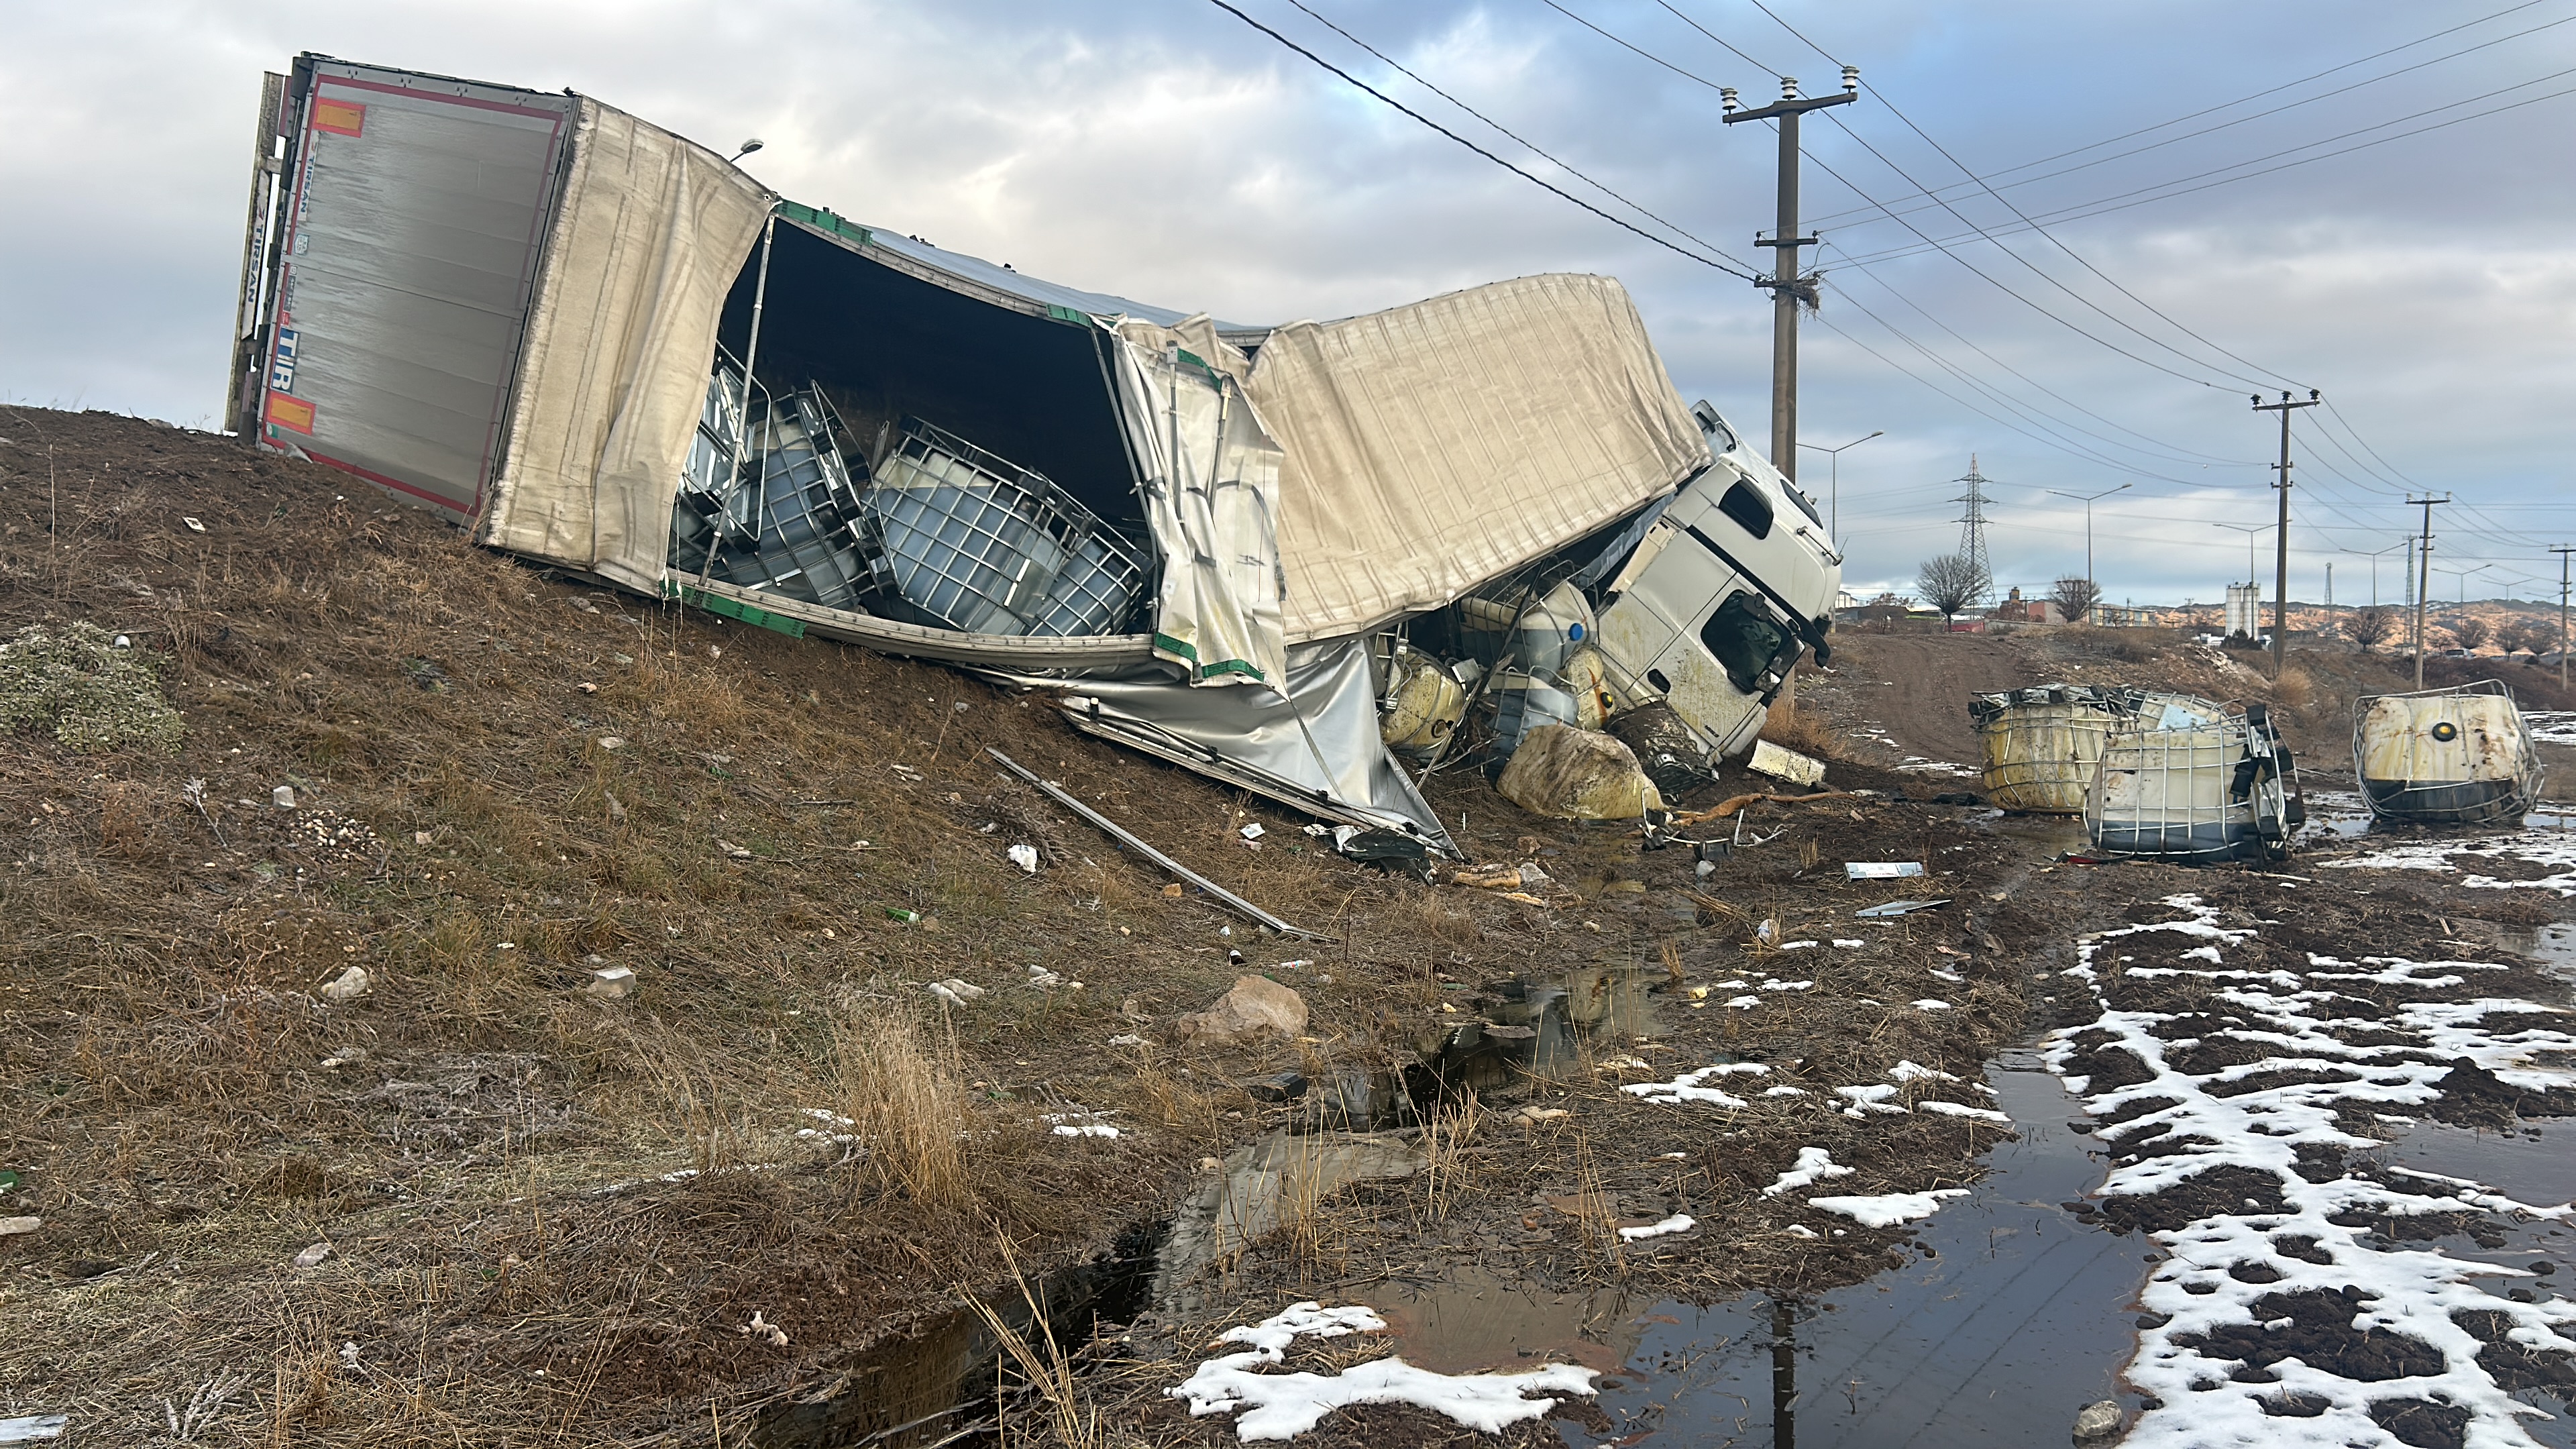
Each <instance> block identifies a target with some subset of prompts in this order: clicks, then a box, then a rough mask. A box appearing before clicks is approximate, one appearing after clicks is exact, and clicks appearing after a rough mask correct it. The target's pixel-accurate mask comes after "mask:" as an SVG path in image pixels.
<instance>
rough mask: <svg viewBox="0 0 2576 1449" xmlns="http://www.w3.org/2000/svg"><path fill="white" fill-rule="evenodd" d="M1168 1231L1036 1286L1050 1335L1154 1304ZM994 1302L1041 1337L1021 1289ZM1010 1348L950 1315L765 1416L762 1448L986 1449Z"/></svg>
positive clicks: (976, 1323) (1065, 1336)
mask: <svg viewBox="0 0 2576 1449" xmlns="http://www.w3.org/2000/svg"><path fill="white" fill-rule="evenodd" d="M1159 1233H1160V1229H1159V1226H1158V1225H1155V1224H1143V1225H1139V1226H1138V1227H1136V1228H1133V1229H1130V1230H1129V1231H1128V1232H1127V1233H1125V1234H1122V1235H1121V1236H1120V1238H1119V1239H1118V1241H1117V1243H1116V1244H1115V1245H1114V1246H1113V1247H1112V1249H1111V1251H1110V1254H1109V1256H1107V1257H1104V1258H1101V1259H1099V1260H1097V1261H1094V1262H1090V1263H1082V1264H1077V1265H1075V1266H1074V1267H1071V1268H1067V1269H1065V1270H1063V1271H1062V1272H1059V1273H1053V1274H1050V1275H1048V1276H1047V1277H1045V1278H1044V1279H1042V1280H1041V1281H1039V1282H1038V1283H1037V1284H1035V1285H1034V1286H1033V1292H1034V1293H1035V1295H1036V1297H1037V1300H1038V1303H1039V1305H1040V1307H1042V1308H1043V1309H1044V1310H1045V1316H1046V1326H1047V1329H1048V1331H1051V1332H1052V1333H1053V1334H1054V1335H1055V1340H1056V1342H1057V1343H1059V1344H1063V1345H1065V1346H1066V1347H1068V1348H1070V1347H1071V1346H1072V1345H1074V1344H1078V1343H1083V1342H1086V1341H1087V1340H1089V1339H1090V1337H1091V1335H1092V1333H1093V1331H1094V1329H1095V1328H1096V1327H1098V1326H1099V1325H1101V1324H1104V1323H1126V1322H1128V1321H1130V1320H1131V1319H1133V1318H1134V1317H1135V1316H1136V1314H1137V1313H1138V1312H1140V1311H1142V1309H1143V1308H1144V1307H1145V1303H1146V1290H1147V1288H1148V1287H1149V1286H1150V1284H1151V1282H1152V1278H1153V1272H1152V1270H1153V1266H1154V1250H1155V1245H1156V1239H1157V1237H1158V1236H1159ZM987 1301H989V1302H990V1303H991V1304H992V1305H993V1307H994V1309H995V1311H996V1312H997V1313H998V1314H999V1315H1000V1317H1001V1319H1002V1321H1003V1322H1004V1323H1005V1324H1006V1325H1008V1326H1009V1328H1010V1329H1011V1331H1012V1332H1014V1333H1019V1334H1024V1335H1028V1336H1030V1337H1036V1336H1037V1323H1038V1315H1037V1314H1034V1313H1032V1312H1030V1311H1029V1306H1028V1304H1027V1302H1026V1301H1024V1300H1023V1299H1022V1298H1021V1297H1020V1295H1019V1294H1017V1293H1016V1292H1004V1293H1002V1294H998V1295H996V1296H994V1297H993V1298H991V1299H989V1300H987ZM1001 1358H1002V1345H1001V1342H1000V1341H999V1340H998V1339H997V1338H996V1337H995V1336H994V1334H993V1332H992V1329H991V1327H990V1326H989V1325H988V1324H987V1323H986V1322H985V1321H984V1318H983V1316H982V1315H981V1314H978V1313H976V1312H974V1311H973V1310H971V1309H959V1310H957V1311H956V1312H953V1313H945V1314H941V1315H940V1316H938V1317H937V1318H934V1319H932V1320H931V1321H930V1322H928V1323H926V1324H924V1325H923V1326H922V1327H921V1328H920V1329H919V1330H918V1331H916V1332H915V1333H913V1334H912V1335H911V1336H910V1337H908V1338H906V1339H904V1340H902V1341H901V1342H899V1343H895V1344H892V1345H888V1346H884V1347H880V1348H877V1349H874V1350H871V1351H870V1352H869V1353H868V1354H867V1355H866V1356H865V1357H863V1358H860V1359H857V1360H855V1361H853V1362H851V1363H850V1364H848V1365H846V1366H844V1367H843V1368H841V1369H840V1370H839V1372H838V1373H837V1375H836V1376H835V1377H833V1378H831V1379H829V1380H826V1381H825V1382H823V1383H822V1384H820V1385H819V1386H817V1387H815V1388H813V1389H811V1390H808V1391H806V1392H804V1393H801V1394H798V1395H797V1396H795V1397H794V1398H791V1399H788V1400H786V1401H784V1402H781V1403H779V1404H777V1405H775V1406H774V1407H772V1408H770V1409H769V1410H768V1411H766V1412H765V1413H763V1414H762V1415H761V1417H760V1421H759V1424H758V1426H757V1428H756V1429H755V1431H754V1432H755V1438H754V1442H756V1443H759V1444H763V1445H767V1446H770V1449H929V1446H934V1445H943V1444H954V1443H961V1442H970V1441H971V1442H983V1440H982V1437H981V1435H982V1433H983V1431H985V1430H988V1429H989V1428H990V1425H989V1424H985V1423H982V1422H981V1421H983V1420H986V1419H988V1418H989V1417H990V1409H991V1406H992V1398H993V1387H994V1375H995V1370H996V1368H997V1367H998V1366H999V1364H1000V1362H1001Z"/></svg>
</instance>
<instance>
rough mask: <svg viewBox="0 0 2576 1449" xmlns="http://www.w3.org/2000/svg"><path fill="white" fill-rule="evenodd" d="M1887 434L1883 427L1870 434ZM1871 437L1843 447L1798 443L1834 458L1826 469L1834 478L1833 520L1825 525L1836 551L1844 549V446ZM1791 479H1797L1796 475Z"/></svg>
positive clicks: (1852, 441)
mask: <svg viewBox="0 0 2576 1449" xmlns="http://www.w3.org/2000/svg"><path fill="white" fill-rule="evenodd" d="M1886 436H1887V429H1885V428H1881V429H1879V430H1878V431H1877V432H1874V433H1872V434H1870V435H1869V438H1883V437H1886ZM1869 438H1854V439H1852V440H1851V441H1850V442H1848V443H1845V444H1843V447H1842V448H1826V447H1820V446H1818V445H1817V444H1814V443H1800V444H1799V445H1798V446H1799V447H1801V448H1804V449H1806V450H1807V451H1809V452H1811V453H1822V454H1824V455H1825V456H1826V457H1827V458H1828V459H1830V460H1832V461H1831V466H1830V467H1828V468H1827V470H1826V471H1827V473H1828V475H1829V476H1831V477H1832V479H1833V502H1832V503H1831V504H1830V505H1829V506H1830V507H1831V508H1832V509H1833V512H1832V514H1831V515H1829V517H1830V518H1831V521H1830V522H1829V523H1827V524H1826V525H1825V531H1826V532H1827V533H1830V534H1832V535H1833V537H1832V539H1830V540H1828V541H1829V542H1831V543H1832V544H1833V546H1834V551H1835V552H1837V553H1840V552H1841V551H1842V546H1843V448H1857V447H1859V446H1860V445H1861V444H1863V443H1866V442H1868V441H1869ZM1790 481H1792V482H1795V481H1796V479H1795V477H1794V475H1793V476H1792V478H1791V480H1790Z"/></svg>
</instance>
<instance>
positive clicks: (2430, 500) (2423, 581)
mask: <svg viewBox="0 0 2576 1449" xmlns="http://www.w3.org/2000/svg"><path fill="white" fill-rule="evenodd" d="M2450 501H2451V495H2450V494H2448V493H2445V494H2443V495H2442V496H2441V497H2439V498H2434V497H2431V496H2429V495H2428V496H2426V497H2423V498H2409V499H2407V500H2406V506H2407V507H2409V508H2416V507H2420V508H2422V509H2423V510H2424V532H2423V534H2422V536H2421V537H2419V538H2417V539H2416V541H2415V567H2416V570H2417V572H2416V576H2415V578H2414V580H2413V582H2414V585H2415V687H2416V688H2417V689H2422V688H2423V687H2424V595H2425V593H2426V591H2427V590H2429V589H2431V588H2432V587H2433V505H2434V504H2437V503H2448V502H2450Z"/></svg>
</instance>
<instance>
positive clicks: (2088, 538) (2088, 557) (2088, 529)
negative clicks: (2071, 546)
mask: <svg viewBox="0 0 2576 1449" xmlns="http://www.w3.org/2000/svg"><path fill="white" fill-rule="evenodd" d="M2135 486H2137V485H2135V484H2132V483H2123V484H2121V485H2120V487H2119V488H2105V489H2103V490H2102V491H2101V492H2099V493H2069V492H2067V491H2066V490H2065V489H2063V488H2051V489H2049V490H2048V491H2049V492H2051V493H2054V494H2056V495H2057V496H2058V497H2060V498H2072V499H2075V500H2076V501H2078V502H2080V503H2082V504H2083V505H2084V582H2086V583H2088V584H2089V583H2094V582H2095V579H2094V577H2093V505H2094V504H2095V503H2097V502H2099V501H2101V500H2102V499H2105V498H2108V497H2110V496H2111V495H2112V494H2114V493H2117V492H2119V491H2120V489H2121V488H2133V487H2135Z"/></svg>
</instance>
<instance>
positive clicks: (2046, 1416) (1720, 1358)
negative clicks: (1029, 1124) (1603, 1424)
mask: <svg viewBox="0 0 2576 1449" xmlns="http://www.w3.org/2000/svg"><path fill="white" fill-rule="evenodd" d="M1988 1080H1989V1082H1990V1083H1991V1084H1992V1085H1993V1086H1994V1087H1995V1089H1996V1091H1997V1093H1998V1097H1997V1099H1996V1101H1995V1105H1996V1106H1997V1107H2000V1108H2001V1109H2003V1110H2004V1111H2005V1112H2007V1113H2009V1114H2010V1115H2011V1116H2012V1118H2013V1121H2014V1122H2015V1124H2016V1127H2017V1130H2018V1131H2019V1132H2020V1133H2021V1138H2020V1140H2019V1141H2017V1142H2009V1143H2003V1144H2000V1145H1998V1146H1997V1147H1996V1148H1995V1149H1994V1150H1993V1152H1992V1154H1991V1155H1990V1157H1989V1159H1988V1167H1989V1169H1990V1170H1989V1172H1988V1174H1987V1176H1986V1177H1985V1179H1984V1180H1983V1181H1981V1182H1979V1183H1978V1184H1977V1185H1976V1188H1975V1190H1974V1191H1973V1193H1972V1194H1971V1195H1970V1196H1969V1197H1967V1198H1964V1199H1961V1200H1959V1201H1958V1202H1955V1203H1951V1204H1949V1205H1946V1206H1944V1207H1943V1208H1942V1210H1941V1211H1940V1212H1939V1213H1938V1214H1937V1215H1936V1216H1934V1217H1932V1218H1931V1219H1929V1220H1928V1221H1926V1222H1924V1223H1922V1224H1920V1225H1919V1227H1918V1230H1917V1232H1916V1239H1917V1241H1919V1242H1921V1243H1923V1244H1925V1245H1927V1246H1929V1247H1930V1248H1931V1249H1932V1250H1933V1252H1934V1254H1935V1255H1934V1256H1930V1257H1922V1258H1918V1259H1917V1260H1916V1261H1914V1262H1913V1263H1912V1264H1911V1265H1909V1266H1908V1267H1906V1268H1903V1269H1898V1270H1893V1271H1890V1272H1887V1273H1882V1274H1880V1275H1879V1276H1878V1277H1876V1278H1873V1279H1871V1280H1870V1281H1869V1282H1866V1283H1863V1284H1860V1285H1858V1286H1856V1287H1852V1288H1846V1289H1842V1290H1840V1291H1838V1292H1834V1293H1830V1294H1827V1295H1825V1296H1824V1297H1823V1298H1822V1299H1821V1300H1816V1301H1809V1302H1797V1303H1792V1302H1776V1303H1775V1302H1772V1301H1768V1300H1763V1299H1745V1300H1739V1301H1737V1302H1734V1303H1730V1304H1724V1305H1720V1306H1719V1307H1716V1308H1711V1309H1708V1310H1705V1311H1701V1310H1697V1309H1694V1308H1691V1307H1688V1306H1686V1305H1674V1304H1665V1305H1662V1306H1660V1307H1659V1308H1657V1309H1656V1310H1655V1312H1656V1313H1658V1314H1662V1315H1668V1316H1670V1317H1671V1318H1673V1319H1674V1320H1676V1321H1674V1322H1672V1323H1669V1324H1657V1323H1651V1322H1649V1323H1646V1324H1645V1326H1644V1333H1643V1336H1642V1338H1641V1340H1640V1342H1639V1344H1638V1346H1637V1348H1636V1350H1635V1352H1634V1353H1632V1354H1631V1355H1630V1357H1629V1360H1628V1365H1629V1371H1630V1373H1631V1375H1633V1377H1631V1378H1629V1379H1628V1381H1627V1382H1626V1383H1625V1384H1624V1385H1623V1386H1622V1387H1618V1388H1612V1389H1606V1390H1605V1391H1604V1392H1603V1393H1602V1395H1601V1400H1600V1403H1601V1406H1602V1408H1603V1409H1605V1410H1606V1411H1608V1412H1609V1413H1610V1415H1611V1416H1612V1418H1613V1421H1614V1422H1615V1423H1616V1424H1617V1425H1618V1427H1617V1428H1615V1429H1614V1430H1613V1431H1612V1432H1611V1433H1610V1434H1608V1435H1606V1436H1603V1437H1602V1438H1599V1439H1596V1438H1593V1437H1591V1436H1590V1435H1588V1434H1584V1433H1582V1432H1580V1431H1577V1430H1573V1429H1571V1428H1568V1429H1567V1430H1566V1431H1565V1432H1566V1436H1567V1440H1568V1442H1569V1443H1573V1444H1578V1445H1593V1444H1606V1443H1609V1442H1614V1441H1620V1440H1622V1439H1624V1438H1625V1436H1628V1435H1632V1434H1637V1433H1639V1432H1640V1431H1648V1430H1651V1431H1654V1432H1655V1434H1656V1442H1669V1443H1674V1444H1692V1445H1702V1444H1706V1445H1720V1444H1741V1445H1771V1446H1774V1449H1792V1446H1800V1445H1802V1446H1804V1449H1837V1446H1843V1449H1870V1446H1881V1445H1884V1446H1891V1449H1893V1446H1897V1445H1905V1446H1911V1449H1934V1446H1943V1445H1963V1446H1964V1445H1978V1446H1984V1445H1993V1444H2054V1443H2062V1442H2065V1440H2066V1439H2067V1437H2068V1435H2069V1434H2070V1433H2071V1432H2072V1426H2073V1424H2074V1421H2075V1411H2076V1410H2077V1409H2079V1408H2081V1407H2082V1406H2083V1405H2085V1404H2087V1403H2090V1402H2093V1401H2094V1400H2097V1399H2118V1400H2120V1401H2121V1403H2122V1404H2123V1406H2124V1407H2125V1408H2128V1409H2129V1410H2131V1411H2132V1412H2134V1411H2135V1408H2136V1406H2137V1399H2136V1396H2134V1395H2130V1394H2125V1393H2123V1392H2122V1391H2121V1388H2120V1385H2119V1382H2118V1375H2119V1372H2120V1370H2121V1368H2122V1367H2123V1366H2124V1365H2125V1364H2126V1363H2127V1362H2128V1359H2129V1355H2130V1354H2131V1352H2132V1351H2133V1350H2134V1348H2135V1337H2136V1336H2135V1333H2134V1331H2133V1330H2132V1329H2131V1327H2130V1317H2131V1315H2132V1313H2133V1312H2134V1310H2133V1309H2132V1308H2131V1307H2130V1306H2129V1305H2130V1303H2131V1301H2132V1299H2133V1297H2134V1295H2135V1294H2136V1292H2137V1291H2138V1288H2139V1285H2140V1284H2141V1283H2142V1282H2143V1281H2144V1280H2145V1278H2146V1274H2147V1254H2148V1253H2150V1252H2152V1251H2154V1245H2153V1244H2152V1243H2149V1242H2148V1241H2147V1240H2146V1239H2144V1238H2143V1237H2136V1236H2132V1237H2127V1238H2122V1237H2117V1236H2114V1235H2113V1234H2111V1233H2110V1232H2108V1231H2105V1230H2103V1229H2100V1228H2092V1227H2086V1226H2083V1225H2082V1224H2080V1223H2078V1222H2076V1221H2075V1220H2074V1218H2073V1217H2072V1216H2070V1215H2069V1214H2067V1213H2066V1212H2064V1211H2063V1210H2061V1209H2060V1208H2059V1207H2058V1206H2057V1204H2058V1203H2059V1202H2061V1201H2069V1200H2073V1199H2076V1198H2080V1197H2082V1196H2083V1195H2084V1194H2085V1193H2087V1192H2089V1191H2090V1190H2092V1189H2093V1188H2094V1187H2096V1186H2098V1185H2099V1184H2100V1182H2101V1179H2102V1165H2101V1163H2099V1162H2098V1161H2097V1160H2096V1159H2095V1157H2094V1156H2093V1154H2092V1153H2091V1152H2090V1151H2089V1150H2088V1149H2089V1148H2090V1146H2091V1142H2092V1139H2091V1138H2089V1137H2086V1136H2081V1135H2078V1134H2076V1133H2073V1132H2070V1131H2068V1130H2067V1128H2066V1125H2065V1124H2066V1123H2068V1122H2069V1121H2073V1120H2077V1119H2079V1118H2081V1116H2082V1115H2083V1114H2082V1112H2081V1111H2080V1110H2079V1109H2078V1107H2077V1104H2076V1102H2075V1099H2074V1098H2072V1097H2069V1096H2068V1095H2067V1094H2066V1093H2065V1091H2064V1090H2063V1089H2061V1088H2060V1087H2059V1085H2058V1083H2057V1081H2056V1079H2055V1078H2053V1077H2051V1076H2049V1075H2048V1074H2047V1073H2046V1072H2045V1071H2044V1070H2042V1068H2041V1067H2040V1064H2039V1061H2038V1059H2037V1056H2036V1054H2035V1053H2032V1052H2028V1051H2021V1052H2011V1053H2007V1054H2006V1055H2005V1056H2004V1057H2003V1058H2002V1059H2001V1060H1999V1061H1998V1062H1997V1064H1996V1069H1995V1070H1993V1071H1992V1072H1991V1073H1990V1074H1989V1077H1988ZM1819 1216H1820V1220H1819V1221H1818V1222H1817V1223H1815V1224H1811V1226H1815V1227H1819V1228H1822V1227H1825V1226H1827V1224H1828V1222H1829V1221H1830V1219H1829V1218H1827V1217H1825V1216H1824V1215H1819Z"/></svg>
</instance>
